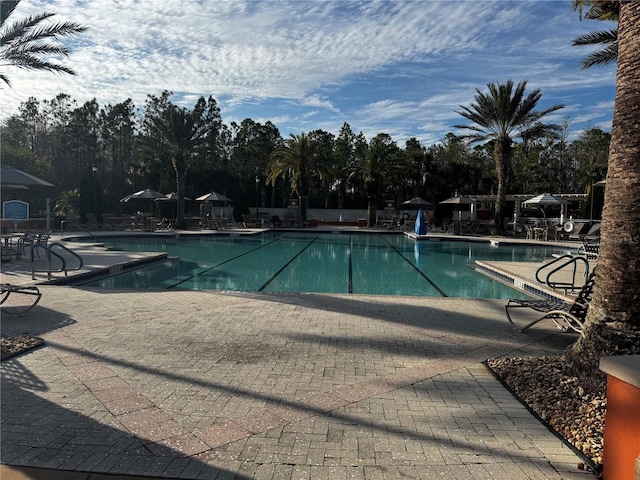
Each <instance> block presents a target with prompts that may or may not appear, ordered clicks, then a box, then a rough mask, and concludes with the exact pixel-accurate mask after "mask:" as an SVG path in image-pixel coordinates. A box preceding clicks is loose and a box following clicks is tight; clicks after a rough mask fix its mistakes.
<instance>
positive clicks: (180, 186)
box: [173, 154, 187, 228]
mask: <svg viewBox="0 0 640 480" xmlns="http://www.w3.org/2000/svg"><path fill="white" fill-rule="evenodd" d="M173 168H174V170H175V172H176V194H177V196H178V203H177V205H176V228H186V226H187V225H186V222H185V220H184V191H185V187H186V182H187V167H186V161H185V159H184V157H183V156H182V155H181V154H178V155H176V156H175V157H174V159H173Z"/></svg>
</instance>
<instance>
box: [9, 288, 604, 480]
mask: <svg viewBox="0 0 640 480" xmlns="http://www.w3.org/2000/svg"><path fill="white" fill-rule="evenodd" d="M40 288H41V291H42V292H43V297H42V300H41V302H40V304H39V305H38V307H36V308H35V309H33V310H31V311H30V312H28V313H27V314H25V315H24V316H23V317H9V316H8V315H3V318H2V333H3V334H9V335H12V334H22V333H29V334H31V335H34V336H38V337H41V338H43V339H44V340H45V346H44V347H42V348H39V349H37V350H34V351H31V352H29V353H27V354H24V355H21V356H18V357H15V358H13V359H10V360H7V361H4V362H2V385H1V409H2V411H1V413H2V419H1V421H2V424H1V428H2V431H1V454H2V458H1V461H2V463H3V464H4V465H3V466H2V470H1V471H0V473H1V477H2V479H3V480H4V479H8V480H14V479H20V480H22V479H27V478H31V479H41V478H42V479H44V478H47V479H56V478H70V479H73V480H75V479H77V480H80V479H84V478H86V479H89V478H90V479H92V480H95V479H103V478H105V479H106V478H108V479H112V478H114V477H112V476H111V475H120V476H122V475H131V476H143V477H151V478H187V479H198V478H202V479H232V478H235V479H330V480H333V479H343V478H344V479H346V478H355V479H388V478H413V479H428V478H441V479H456V480H458V479H483V478H487V479H489V478H491V479H502V478H504V479H510V480H516V479H585V478H592V476H591V475H590V474H588V473H585V472H584V471H581V470H579V469H578V468H577V466H578V464H579V463H580V462H581V459H580V457H578V456H577V455H576V454H575V453H573V451H572V450H571V449H570V448H568V447H567V446H566V445H565V444H564V443H563V442H561V441H560V440H559V439H558V438H557V437H556V436H555V435H554V434H552V433H551V432H549V431H548V430H547V429H546V427H545V426H543V425H542V424H541V423H540V422H539V421H537V420H536V419H535V418H534V417H533V416H532V415H531V414H530V413H529V412H528V411H527V409H526V408H525V407H523V406H522V405H521V404H520V403H519V402H518V401H517V400H516V399H514V398H513V397H512V396H511V394H510V393H509V392H508V391H507V390H506V389H505V388H504V387H503V386H502V385H501V384H500V382H498V381H497V380H496V379H495V378H494V377H493V375H492V374H491V373H490V372H489V371H488V370H487V369H486V368H485V366H484V365H483V363H482V362H483V361H484V360H485V359H487V358H490V357H495V356H500V355H545V354H556V353H559V352H561V351H562V349H563V348H564V347H565V346H566V345H568V344H569V343H570V342H572V341H573V340H575V336H572V335H569V334H560V333H558V332H557V330H555V329H554V328H553V326H552V325H544V324H542V325H540V326H539V327H536V328H535V329H533V330H532V331H530V332H527V333H518V332H515V331H514V330H512V329H511V328H510V327H509V326H508V323H507V322H506V320H505V318H504V308H503V305H504V301H499V300H498V301H494V300H461V299H451V298H419V297H391V296H359V295H321V294H251V293H236V292H205V291H191V292H179V291H175V292H174V291H162V292H149V291H138V292H130V291H115V290H91V289H82V288H71V287H64V286H51V285H47V286H41V287H40ZM40 469H45V470H40ZM70 472H74V473H70ZM54 475H58V476H54ZM74 475H75V476H74ZM100 475H107V477H102V476H100ZM116 478H118V477H116Z"/></svg>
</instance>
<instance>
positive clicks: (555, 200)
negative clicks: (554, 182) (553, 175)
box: [522, 193, 569, 206]
mask: <svg viewBox="0 0 640 480" xmlns="http://www.w3.org/2000/svg"><path fill="white" fill-rule="evenodd" d="M522 204H523V205H536V206H540V205H568V204H569V202H568V201H567V200H565V199H564V198H560V197H554V196H553V195H551V194H550V193H543V194H540V195H537V196H535V197H533V198H530V199H528V200H525V201H524V202H522Z"/></svg>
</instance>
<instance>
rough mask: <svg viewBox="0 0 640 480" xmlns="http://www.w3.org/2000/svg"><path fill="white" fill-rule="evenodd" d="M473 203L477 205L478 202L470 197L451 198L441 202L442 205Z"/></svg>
mask: <svg viewBox="0 0 640 480" xmlns="http://www.w3.org/2000/svg"><path fill="white" fill-rule="evenodd" d="M472 203H476V200H473V199H471V198H468V197H451V198H447V199H446V200H443V201H442V202H440V205H471V204H472Z"/></svg>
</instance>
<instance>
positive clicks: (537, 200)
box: [522, 193, 569, 223]
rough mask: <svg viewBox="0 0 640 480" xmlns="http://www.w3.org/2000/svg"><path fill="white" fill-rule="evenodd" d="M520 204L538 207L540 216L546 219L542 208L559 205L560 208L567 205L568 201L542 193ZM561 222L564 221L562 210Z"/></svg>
mask: <svg viewBox="0 0 640 480" xmlns="http://www.w3.org/2000/svg"><path fill="white" fill-rule="evenodd" d="M522 204H523V205H527V206H536V207H538V208H539V209H540V210H542V215H543V216H544V217H545V218H546V216H547V214H546V212H545V211H544V208H543V207H545V206H547V205H560V206H562V205H569V201H568V200H565V199H564V198H560V197H554V196H553V195H551V194H550V193H542V194H540V195H537V196H535V197H533V198H530V199H528V200H525V201H524V202H522ZM563 208H564V207H563ZM563 220H564V210H562V211H561V212H560V222H561V223H562V221H563Z"/></svg>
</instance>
